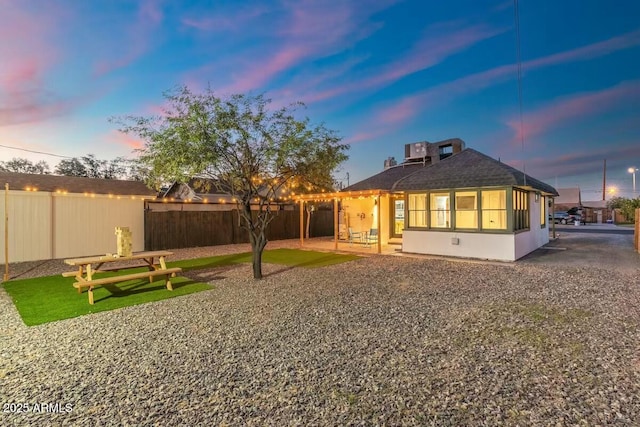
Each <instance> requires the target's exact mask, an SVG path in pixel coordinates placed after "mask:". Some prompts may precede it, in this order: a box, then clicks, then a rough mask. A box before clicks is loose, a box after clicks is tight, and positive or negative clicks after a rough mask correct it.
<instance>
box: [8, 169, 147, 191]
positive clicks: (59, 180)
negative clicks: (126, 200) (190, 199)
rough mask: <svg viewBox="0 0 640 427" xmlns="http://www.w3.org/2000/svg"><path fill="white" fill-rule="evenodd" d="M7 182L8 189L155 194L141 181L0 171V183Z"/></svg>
mask: <svg viewBox="0 0 640 427" xmlns="http://www.w3.org/2000/svg"><path fill="white" fill-rule="evenodd" d="M2 183H8V184H9V189H10V190H24V191H27V190H31V191H32V190H37V191H48V192H52V193H55V192H59V191H64V192H67V193H81V194H82V193H92V194H113V195H127V196H129V195H135V196H155V195H156V192H155V191H154V190H151V189H149V188H148V187H147V186H146V184H145V183H144V182H141V181H121V180H117V179H96V178H83V177H77V176H61V175H45V174H30V173H18V172H0V185H1V184H2Z"/></svg>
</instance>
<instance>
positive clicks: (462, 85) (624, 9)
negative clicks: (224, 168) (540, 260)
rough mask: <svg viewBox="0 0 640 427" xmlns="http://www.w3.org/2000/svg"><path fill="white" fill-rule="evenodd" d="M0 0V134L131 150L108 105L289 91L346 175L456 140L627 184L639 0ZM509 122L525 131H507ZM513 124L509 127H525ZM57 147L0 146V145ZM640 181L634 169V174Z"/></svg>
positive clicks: (593, 184)
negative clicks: (340, 148)
mask: <svg viewBox="0 0 640 427" xmlns="http://www.w3.org/2000/svg"><path fill="white" fill-rule="evenodd" d="M518 6H519V17H520V37H521V58H522V62H521V66H522V68H521V70H522V95H523V98H522V106H523V117H522V119H523V122H522V123H523V127H522V128H521V126H520V123H521V122H520V112H519V101H518V85H517V67H516V58H517V56H516V31H515V20H514V3H513V1H510V0H507V1H500V0H498V1H482V0H448V1H424V0H416V1H413V0H405V1H400V0H398V1H396V0H372V1H368V0H342V1H338V0H332V1H305V0H291V1H262V2H258V1H243V2H238V1H201V2H198V1H181V2H176V1H151V0H143V1H138V2H133V1H117V0H116V1H91V2H79V1H74V0H68V1H65V0H58V1H35V0H29V1H13V0H0V37H1V39H2V40H3V43H2V44H0V57H1V58H2V61H0V144H1V145H4V146H10V147H17V148H22V149H25V150H32V151H40V152H44V153H51V154H57V155H60V156H69V157H73V156H83V155H86V154H94V155H96V156H97V157H98V158H100V159H104V160H109V159H113V158H115V157H117V156H125V157H133V156H134V153H133V150H134V149H135V148H136V147H139V146H140V141H137V140H135V139H133V138H131V137H129V136H126V135H122V134H120V133H119V132H117V130H116V128H115V126H114V125H113V124H111V123H109V122H108V118H109V117H111V116H118V115H125V114H134V115H152V114H156V113H158V112H159V111H160V108H161V105H162V102H163V98H162V93H163V92H164V91H166V90H168V89H171V88H173V87H176V86H178V85H187V86H189V87H190V88H191V89H192V90H195V91H198V90H201V89H203V88H205V87H207V85H210V86H211V88H212V89H213V90H214V91H215V92H216V93H218V94H219V95H222V96H224V95H226V94H231V93H240V92H242V93H254V94H258V93H265V94H266V96H267V97H269V98H271V99H272V100H273V105H274V106H280V105H285V104H288V103H290V102H294V101H302V102H304V103H305V104H306V105H307V108H306V110H305V112H304V113H305V114H306V115H307V116H309V117H310V118H311V120H312V121H313V122H324V123H325V124H326V125H327V126H328V127H329V128H332V129H335V130H337V131H338V132H339V134H340V135H342V136H343V138H344V141H345V142H347V143H349V144H350V145H351V149H350V150H349V155H350V159H349V161H348V162H347V163H345V164H344V165H343V166H342V169H341V170H340V171H339V172H338V173H337V174H336V177H337V178H341V179H344V181H345V184H346V174H347V173H349V177H350V179H349V181H350V183H354V182H356V181H359V180H361V179H364V178H366V177H368V176H370V175H372V174H374V173H377V172H379V171H380V170H382V167H383V162H384V160H385V159H386V158H387V157H389V156H393V157H395V158H396V159H397V160H400V161H401V160H402V158H403V154H404V144H406V143H410V142H417V141H424V140H426V141H431V142H435V141H439V140H443V139H447V138H452V137H458V138H462V139H463V140H464V141H465V142H466V144H467V147H471V148H475V149H477V150H479V151H481V152H483V153H485V154H488V155H490V156H493V157H495V158H500V159H501V160H502V161H504V162H507V163H509V164H512V165H513V166H515V167H517V168H519V169H522V168H523V165H524V167H525V169H526V172H527V173H529V174H530V175H532V176H534V177H536V178H539V179H542V180H544V181H546V182H548V183H549V184H551V185H554V186H556V187H559V188H562V187H575V186H579V187H580V188H581V190H582V197H583V200H585V199H586V200H598V199H601V197H602V181H603V162H604V160H605V159H606V161H607V187H612V186H615V187H616V188H617V194H619V195H623V196H631V190H632V177H631V174H629V173H628V172H627V169H628V168H629V167H631V166H635V167H640V20H639V19H638V16H640V2H637V1H635V0H618V1H616V2H614V3H611V2H608V1H605V0H600V1H595V0H579V1H578V0H577V1H572V0H562V1H557V0H535V1H534V0H520V1H519V3H518ZM521 129H524V134H522V133H521ZM522 136H524V143H523V138H522ZM13 157H25V158H28V159H30V160H33V161H37V160H45V161H47V162H48V163H49V164H50V165H51V166H52V167H53V166H54V165H55V164H56V163H57V162H58V161H59V160H60V159H61V158H60V157H55V156H50V155H45V154H36V153H32V152H28V151H20V150H15V149H8V148H3V147H0V159H1V160H5V161H6V160H9V159H11V158H13ZM636 178H637V179H638V183H639V184H638V185H639V187H640V175H639V176H637V177H636Z"/></svg>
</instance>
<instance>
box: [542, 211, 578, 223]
mask: <svg viewBox="0 0 640 427" xmlns="http://www.w3.org/2000/svg"><path fill="white" fill-rule="evenodd" d="M549 221H553V222H555V223H556V224H573V223H575V222H576V221H579V222H580V223H582V222H583V221H582V215H580V214H573V215H572V214H570V213H568V212H564V211H560V212H554V213H553V217H552V216H551V215H549Z"/></svg>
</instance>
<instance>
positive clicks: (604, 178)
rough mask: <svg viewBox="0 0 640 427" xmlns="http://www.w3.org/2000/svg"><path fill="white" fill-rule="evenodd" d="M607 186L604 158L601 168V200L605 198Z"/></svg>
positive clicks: (605, 160) (605, 161)
mask: <svg viewBox="0 0 640 427" xmlns="http://www.w3.org/2000/svg"><path fill="white" fill-rule="evenodd" d="M606 188H607V159H604V168H603V170H602V200H604V199H605V192H606V191H607V190H606Z"/></svg>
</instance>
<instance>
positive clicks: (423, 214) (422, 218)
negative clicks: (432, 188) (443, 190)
mask: <svg viewBox="0 0 640 427" xmlns="http://www.w3.org/2000/svg"><path fill="white" fill-rule="evenodd" d="M408 211H409V227H426V226H427V195H426V194H409V207H408Z"/></svg>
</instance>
